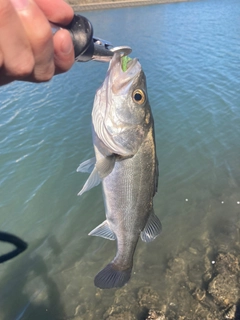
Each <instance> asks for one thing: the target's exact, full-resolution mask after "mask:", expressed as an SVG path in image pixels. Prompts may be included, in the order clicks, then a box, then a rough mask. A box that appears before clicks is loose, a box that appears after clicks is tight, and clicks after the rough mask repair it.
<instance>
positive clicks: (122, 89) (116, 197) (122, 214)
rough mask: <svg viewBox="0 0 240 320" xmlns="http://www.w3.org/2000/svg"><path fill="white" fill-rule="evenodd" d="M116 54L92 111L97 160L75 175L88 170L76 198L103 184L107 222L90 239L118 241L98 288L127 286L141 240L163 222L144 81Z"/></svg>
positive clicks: (147, 239) (148, 237)
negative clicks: (155, 206)
mask: <svg viewBox="0 0 240 320" xmlns="http://www.w3.org/2000/svg"><path fill="white" fill-rule="evenodd" d="M121 59H122V58H121V57H120V55H119V54H117V53H115V54H114V57H113V59H112V61H111V62H110V66H109V69H108V72H107V76H106V78H105V80H104V82H103V85H102V86H101V87H100V88H99V89H98V91H97V93H96V96H95V101H94V107H93V112H92V124H93V144H94V150H95V158H92V159H90V160H87V161H85V162H83V163H82V164H81V165H80V166H79V168H78V171H82V172H86V171H89V172H91V174H90V176H89V179H88V180H87V182H86V183H85V185H84V186H83V188H82V190H81V191H80V193H79V194H80V195H81V194H82V193H83V192H85V191H87V190H89V189H90V188H92V187H94V186H95V185H98V184H99V183H100V182H102V187H103V195H104V203H105V210H106V212H105V213H106V220H105V221H104V222H103V223H102V224H101V225H99V226H98V227H96V228H95V229H94V230H92V231H91V232H90V233H89V235H93V236H100V237H103V238H106V239H109V240H116V241H117V254H116V256H115V258H114V259H113V260H112V261H111V262H110V263H109V264H108V265H107V266H106V267H105V268H104V269H103V270H101V271H100V272H99V273H98V274H97V275H96V277H95V280H94V283H95V285H96V286H97V287H99V288H103V289H109V288H114V287H121V286H123V285H124V284H125V283H127V282H128V280H129V279H130V276H131V271H132V266H133V255H134V251H135V248H136V245H137V242H138V239H139V236H141V239H142V240H143V241H145V242H150V241H153V240H154V239H155V238H156V237H157V236H158V235H159V234H160V232H161V222H160V221H159V219H158V218H157V216H156V215H155V214H154V211H153V197H154V195H155V193H156V191H157V181H158V161H157V156H156V147H155V137H154V122H153V117H152V113H151V108H150V105H149V102H148V97H147V88H146V78H145V75H144V73H143V71H142V68H141V65H140V63H139V62H138V61H137V59H133V60H131V61H130V62H128V64H127V70H126V71H125V72H124V71H123V70H122V67H121Z"/></svg>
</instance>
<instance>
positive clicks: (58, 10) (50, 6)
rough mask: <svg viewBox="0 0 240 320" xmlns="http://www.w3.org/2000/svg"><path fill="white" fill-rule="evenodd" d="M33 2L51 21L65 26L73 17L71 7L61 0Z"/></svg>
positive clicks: (37, 0)
mask: <svg viewBox="0 0 240 320" xmlns="http://www.w3.org/2000/svg"><path fill="white" fill-rule="evenodd" d="M35 2H36V4H37V5H38V6H39V8H40V9H41V10H42V11H43V12H44V13H45V15H46V17H47V19H48V20H49V21H51V22H53V23H57V24H59V25H62V26H66V25H68V24H69V23H70V22H71V20H72V18H73V14H74V12H73V9H72V8H71V7H70V6H69V5H68V4H67V3H66V2H65V1H63V0H51V1H49V0H35Z"/></svg>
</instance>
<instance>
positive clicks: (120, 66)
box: [108, 52, 142, 95]
mask: <svg viewBox="0 0 240 320" xmlns="http://www.w3.org/2000/svg"><path fill="white" fill-rule="evenodd" d="M141 71H142V67H141V65H140V63H139V61H138V59H137V58H134V59H131V58H129V57H127V56H125V57H122V56H121V54H120V53H118V52H116V53H115V54H114V56H113V58H112V60H111V62H110V65H109V69H108V74H109V83H111V84H112V90H113V92H114V93H115V94H120V95H122V94H125V93H127V92H128V91H129V88H130V87H131V85H132V84H133V82H134V81H135V79H136V78H138V76H139V75H140V72H141Z"/></svg>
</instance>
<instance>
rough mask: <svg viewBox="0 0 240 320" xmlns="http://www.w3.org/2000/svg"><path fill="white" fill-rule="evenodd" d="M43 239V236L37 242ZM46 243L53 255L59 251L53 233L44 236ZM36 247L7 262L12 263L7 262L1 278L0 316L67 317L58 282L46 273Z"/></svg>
mask: <svg viewBox="0 0 240 320" xmlns="http://www.w3.org/2000/svg"><path fill="white" fill-rule="evenodd" d="M44 241H45V239H43V240H42V241H41V242H40V244H42V243H43V242H44ZM47 244H48V246H49V247H50V249H51V252H52V253H53V254H54V255H58V254H59V253H60V252H61V249H60V246H59V245H58V243H57V241H56V239H55V238H54V237H51V238H49V239H47ZM38 245H39V242H38ZM29 247H31V245H30V246H29ZM37 247H38V246H36V247H35V250H34V251H35V253H34V254H31V255H30V254H29V253H28V252H26V253H25V254H24V255H22V256H20V258H19V260H17V259H14V260H12V261H11V262H10V263H11V264H10V263H9V268H8V269H7V271H6V272H5V274H4V280H2V281H1V283H0V287H1V292H0V310H2V311H3V312H4V314H3V315H1V320H9V319H15V320H20V319H21V320H29V319H35V320H38V319H39V320H40V319H41V320H42V319H44V320H53V319H54V320H55V319H56V320H63V319H66V318H67V317H66V314H65V310H64V307H63V304H62V302H61V295H60V292H59V289H58V286H57V284H56V283H55V282H54V281H53V279H52V278H51V277H50V276H49V272H48V268H47V265H46V263H45V261H44V259H43V258H42V256H41V255H40V254H36V248H37ZM20 259H21V260H20ZM19 261H20V263H19ZM13 306H14V308H13Z"/></svg>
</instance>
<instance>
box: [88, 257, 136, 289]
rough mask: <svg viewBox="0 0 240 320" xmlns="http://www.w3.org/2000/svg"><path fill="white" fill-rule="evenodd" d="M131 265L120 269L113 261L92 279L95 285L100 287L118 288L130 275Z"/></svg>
mask: <svg viewBox="0 0 240 320" xmlns="http://www.w3.org/2000/svg"><path fill="white" fill-rule="evenodd" d="M131 271H132V267H131V268H128V269H126V270H120V269H119V268H118V266H117V265H116V264H114V263H109V264H108V265H107V266H106V267H105V268H104V269H103V270H101V271H100V272H99V273H98V274H97V275H96V277H95V279H94V284H95V286H96V287H98V288H101V289H111V288H119V287H122V286H124V285H125V284H126V283H127V282H128V280H129V279H130V277H131Z"/></svg>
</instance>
